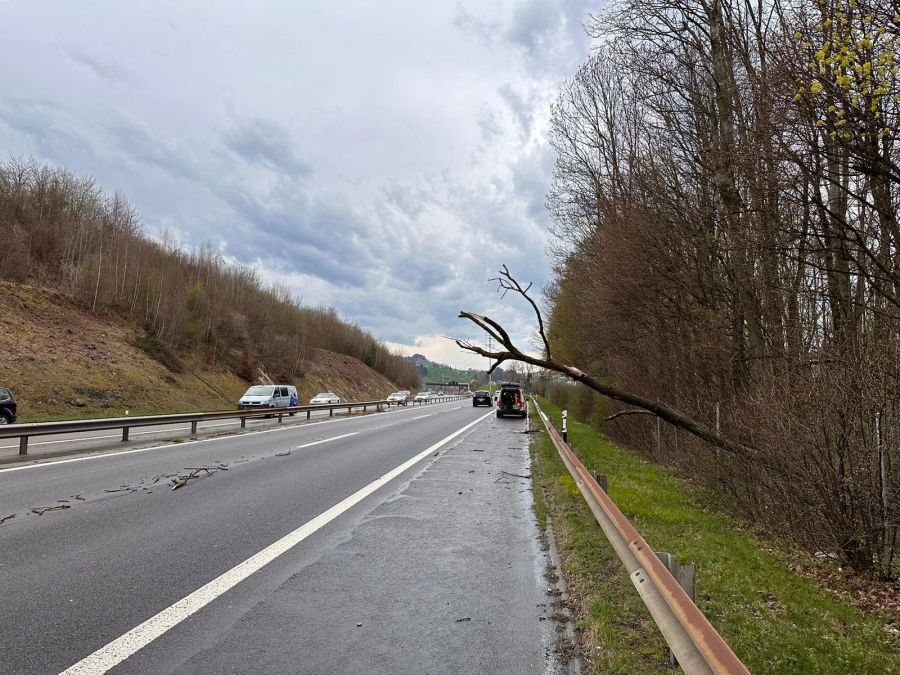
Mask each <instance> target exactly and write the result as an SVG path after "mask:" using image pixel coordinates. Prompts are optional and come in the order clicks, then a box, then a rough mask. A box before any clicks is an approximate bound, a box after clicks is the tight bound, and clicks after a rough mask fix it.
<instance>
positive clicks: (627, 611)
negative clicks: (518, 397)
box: [531, 399, 900, 674]
mask: <svg viewBox="0 0 900 675" xmlns="http://www.w3.org/2000/svg"><path fill="white" fill-rule="evenodd" d="M541 406H542V407H543V409H544V411H545V412H546V413H547V414H548V415H549V416H550V418H551V419H552V420H553V421H554V423H555V424H556V425H557V426H558V425H559V424H560V415H559V413H560V411H559V409H558V408H557V407H555V406H553V405H552V404H551V403H549V402H548V401H546V400H543V399H542V400H541ZM534 421H535V423H536V424H537V425H539V426H540V428H542V425H541V423H540V421H539V420H538V419H537V418H535V420H534ZM569 441H570V443H572V444H573V445H574V446H575V447H576V448H577V449H578V455H579V457H580V458H581V461H582V462H584V464H585V466H587V467H588V468H591V469H595V470H596V471H597V472H598V473H600V474H603V475H606V476H607V477H608V479H609V494H610V497H612V499H613V500H614V501H615V502H616V505H617V506H618V507H619V508H620V509H621V510H622V512H623V513H624V514H625V515H626V516H627V517H628V518H629V519H630V520H631V522H632V523H634V525H635V527H637V529H638V531H639V532H640V533H641V534H642V535H643V537H644V538H645V539H646V540H647V542H648V543H649V544H650V545H651V546H652V547H653V548H654V550H657V551H669V552H671V553H673V554H675V555H676V556H677V557H678V559H679V560H680V561H682V562H694V563H696V565H697V605H698V606H699V607H700V610H701V611H702V612H703V613H704V614H705V615H706V616H707V618H708V619H709V620H710V621H711V622H712V624H713V625H714V626H715V627H716V629H717V630H718V631H719V632H720V633H721V634H722V636H723V637H724V638H725V640H726V641H727V642H728V643H729V644H730V645H731V648H732V649H733V650H734V651H735V653H736V654H737V655H738V656H739V657H740V658H741V659H742V660H743V661H744V663H745V664H746V665H747V667H748V668H750V670H751V671H752V672H757V673H873V674H874V673H886V672H900V639H898V633H897V629H898V628H900V625H898V623H900V622H898V620H897V619H894V620H893V621H891V620H889V619H887V618H885V617H883V616H878V615H874V614H863V613H862V612H861V611H860V610H859V609H857V608H855V607H853V606H850V605H848V604H845V603H843V602H841V601H840V600H839V599H838V598H836V597H835V596H834V595H832V594H831V593H829V592H827V591H825V590H824V589H821V588H819V587H817V586H816V585H815V583H814V582H813V581H812V580H811V579H808V578H806V577H802V576H799V575H797V574H794V573H793V572H791V571H790V570H789V569H788V566H789V563H790V561H789V556H788V554H787V553H786V552H784V551H779V550H776V549H774V548H772V545H771V544H770V543H763V542H762V541H760V540H759V539H758V538H756V537H754V536H753V535H752V534H751V533H749V532H747V529H746V528H745V527H743V526H742V524H741V523H740V522H739V521H737V520H735V519H734V518H731V517H729V516H728V515H725V514H723V513H721V512H719V511H717V510H716V509H715V508H714V506H713V505H712V504H713V500H712V499H711V498H710V495H708V494H707V493H705V492H704V491H703V490H702V489H700V488H698V487H696V486H694V485H692V484H690V483H688V482H686V481H684V480H682V479H680V478H678V477H676V476H675V475H673V473H672V472H671V471H669V470H667V469H666V468H664V467H661V466H657V465H654V464H650V463H648V462H646V461H644V460H642V459H641V458H640V457H638V456H637V455H635V454H633V453H630V452H628V451H626V450H623V449H621V448H618V447H616V446H615V445H613V444H612V443H610V442H609V441H607V440H606V439H605V438H604V437H603V436H602V435H601V434H600V433H598V432H597V431H596V430H595V429H592V428H591V427H589V426H587V425H585V424H582V423H580V422H577V421H574V420H572V419H571V417H570V418H569ZM531 453H532V461H533V468H532V476H533V478H534V486H535V490H534V492H535V511H536V513H537V517H538V520H539V521H540V522H541V523H542V524H543V523H545V522H546V517H547V516H548V515H549V517H550V518H551V519H552V521H553V527H554V530H555V534H556V540H557V545H558V547H559V551H560V558H561V561H562V569H563V574H564V576H565V579H566V583H567V584H568V585H569V589H570V592H571V595H572V597H573V600H575V602H576V604H577V605H579V607H578V609H579V619H578V622H577V626H578V628H579V629H580V630H581V635H582V653H583V656H584V660H585V665H586V669H587V672H589V673H648V672H671V669H670V668H669V667H668V664H667V661H666V646H665V643H664V641H663V639H662V637H661V636H660V635H659V631H658V629H657V628H656V626H655V624H654V623H653V621H652V619H651V618H650V615H649V613H648V612H647V610H646V608H645V607H644V605H643V603H642V602H641V600H640V598H639V597H638V595H637V592H636V591H635V590H634V587H633V585H632V584H631V581H630V580H629V579H628V576H627V574H626V573H625V570H624V568H623V567H622V565H621V563H620V562H619V560H618V558H617V557H616V555H615V553H614V552H613V550H612V548H611V547H610V545H609V543H608V542H607V540H606V538H605V536H604V535H603V532H602V531H601V530H600V527H599V525H597V523H596V521H595V520H594V517H593V514H591V512H590V511H589V510H588V508H587V506H586V504H585V503H584V499H583V498H582V497H581V493H580V492H579V491H578V488H577V486H576V485H575V481H574V480H573V479H572V478H571V476H569V473H568V471H567V470H566V468H565V465H563V463H562V461H561V460H560V458H559V455H558V454H557V452H556V449H555V448H554V447H553V444H552V443H551V442H550V439H549V438H548V437H547V435H546V434H545V433H540V434H536V438H535V439H534V441H533V442H532V444H531Z"/></svg>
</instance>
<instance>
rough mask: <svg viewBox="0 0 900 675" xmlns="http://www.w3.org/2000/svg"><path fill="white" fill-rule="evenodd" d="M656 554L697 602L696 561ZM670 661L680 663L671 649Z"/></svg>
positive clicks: (667, 554)
mask: <svg viewBox="0 0 900 675" xmlns="http://www.w3.org/2000/svg"><path fill="white" fill-rule="evenodd" d="M656 556H657V557H658V558H659V559H660V560H661V561H662V563H663V565H665V566H666V569H667V570H669V574H671V575H672V576H673V577H675V581H677V582H678V585H679V586H681V587H682V588H683V589H684V592H685V593H687V596H688V597H689V598H690V599H691V602H696V595H697V567H696V566H695V565H694V563H680V562H678V558H676V557H675V556H674V555H672V554H671V553H666V552H665V551H657V552H656ZM669 663H670V664H671V665H672V666H677V665H678V659H676V658H675V654H673V653H672V650H671V649H670V650H669Z"/></svg>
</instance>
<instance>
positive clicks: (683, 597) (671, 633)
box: [532, 398, 750, 675]
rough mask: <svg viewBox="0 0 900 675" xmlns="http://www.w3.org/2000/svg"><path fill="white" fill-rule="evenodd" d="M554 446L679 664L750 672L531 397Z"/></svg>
mask: <svg viewBox="0 0 900 675" xmlns="http://www.w3.org/2000/svg"><path fill="white" fill-rule="evenodd" d="M532 401H533V402H534V405H535V408H536V409H537V411H538V413H539V414H540V416H541V420H542V421H543V422H544V426H545V427H546V428H547V433H548V434H549V436H550V440H551V441H553V445H554V446H555V447H556V450H557V452H559V455H560V457H561V458H562V461H563V463H564V464H565V465H566V468H567V469H568V470H569V473H570V474H571V475H572V478H574V479H575V482H576V484H577V485H578V489H579V490H580V491H581V494H582V496H584V499H585V501H586V502H587V504H588V507H589V508H590V509H591V511H592V512H593V513H594V516H595V517H596V518H597V522H598V523H599V525H600V527H601V528H602V529H603V533H604V534H605V535H606V537H607V539H609V543H610V544H611V545H612V547H613V550H615V552H616V555H617V556H618V557H619V560H621V561H622V564H623V565H624V566H625V569H626V570H627V571H628V574H629V575H630V577H631V581H632V583H633V584H634V587H635V588H636V589H637V591H638V594H639V595H640V596H641V600H643V601H644V604H645V605H646V606H647V609H648V610H650V615H651V616H652V617H653V620H654V622H655V623H656V625H657V626H658V627H659V630H660V632H661V633H662V634H663V637H664V638H665V639H666V642H667V643H668V644H669V648H670V649H671V650H672V653H673V654H674V656H675V658H676V659H677V660H678V664H679V665H680V666H681V667H682V669H683V670H684V672H685V673H688V675H694V674H695V673H704V674H705V673H715V674H717V675H719V674H725V673H728V674H732V673H749V672H750V671H749V670H748V669H747V667H746V666H745V665H744V664H743V663H741V661H740V659H738V657H737V656H735V654H734V652H733V651H731V647H729V646H728V644H727V643H726V642H725V640H723V639H722V636H721V635H719V633H718V632H717V631H716V629H715V628H713V626H712V624H711V623H709V621H708V620H707V618H706V617H705V616H704V615H703V613H702V612H701V611H700V610H699V609H698V608H697V605H695V604H694V603H693V601H692V600H691V599H690V598H689V597H688V595H687V594H686V593H685V591H684V589H683V588H682V587H681V586H680V585H679V583H678V582H677V581H676V580H675V577H673V576H672V574H671V573H670V572H669V570H668V569H666V566H665V565H664V564H663V562H662V561H661V560H660V558H659V556H658V555H657V554H656V553H655V552H654V551H653V549H652V548H650V545H649V544H648V543H647V542H646V541H644V538H643V537H642V536H641V535H640V533H639V532H638V531H637V529H635V527H634V525H632V524H631V522H629V520H628V519H627V518H626V517H625V515H624V514H623V513H622V512H621V511H620V510H619V508H618V507H617V506H616V505H615V503H614V502H613V501H612V500H611V499H610V498H609V496H608V495H607V494H606V492H604V490H603V489H602V488H601V487H600V485H599V484H598V483H597V481H596V480H595V479H594V477H593V476H592V475H591V473H590V471H588V469H587V468H586V467H585V466H584V464H582V463H581V460H579V459H578V456H577V455H576V454H575V453H574V452H573V450H572V448H571V447H570V446H569V444H568V443H566V442H565V441H564V440H563V438H562V436H561V435H560V433H559V432H558V431H557V430H556V427H554V426H553V423H552V422H551V421H550V419H549V418H548V417H547V415H546V414H545V413H544V411H543V410H541V407H540V405H539V404H538V402H537V401H536V400H535V399H534V398H532Z"/></svg>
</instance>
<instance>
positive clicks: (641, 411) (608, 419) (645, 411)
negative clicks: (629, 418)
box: [603, 410, 656, 422]
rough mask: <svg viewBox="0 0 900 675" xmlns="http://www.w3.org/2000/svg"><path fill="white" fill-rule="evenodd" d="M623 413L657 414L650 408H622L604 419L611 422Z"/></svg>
mask: <svg viewBox="0 0 900 675" xmlns="http://www.w3.org/2000/svg"><path fill="white" fill-rule="evenodd" d="M622 415H656V413H653V412H650V411H649V410H620V411H619V412H614V413H613V414H612V415H607V416H606V417H604V418H603V419H604V420H606V421H607V422H609V421H610V420H614V419H616V418H617V417H621V416H622Z"/></svg>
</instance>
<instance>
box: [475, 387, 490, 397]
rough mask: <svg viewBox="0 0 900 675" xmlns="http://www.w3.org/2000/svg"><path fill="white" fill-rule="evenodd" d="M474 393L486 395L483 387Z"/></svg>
mask: <svg viewBox="0 0 900 675" xmlns="http://www.w3.org/2000/svg"><path fill="white" fill-rule="evenodd" d="M475 393H476V394H478V395H479V396H487V395H488V392H487V391H485V390H484V389H479V390H478V391H476V392H475Z"/></svg>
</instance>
